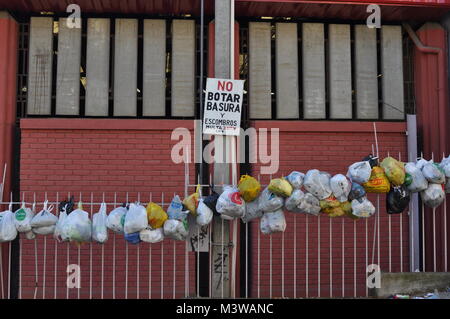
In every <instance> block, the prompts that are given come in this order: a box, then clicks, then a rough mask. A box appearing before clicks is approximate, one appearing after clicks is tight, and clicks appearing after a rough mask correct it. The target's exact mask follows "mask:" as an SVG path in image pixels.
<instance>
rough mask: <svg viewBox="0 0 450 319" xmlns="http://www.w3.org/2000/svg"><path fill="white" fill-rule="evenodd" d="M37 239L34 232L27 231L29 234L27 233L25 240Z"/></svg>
mask: <svg viewBox="0 0 450 319" xmlns="http://www.w3.org/2000/svg"><path fill="white" fill-rule="evenodd" d="M35 238H36V234H35V233H33V231H32V230H30V231H27V232H26V233H25V239H28V240H31V239H35Z"/></svg>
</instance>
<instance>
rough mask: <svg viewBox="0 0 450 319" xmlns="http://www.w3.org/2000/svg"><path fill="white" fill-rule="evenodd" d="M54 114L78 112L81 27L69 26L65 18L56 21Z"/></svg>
mask: <svg viewBox="0 0 450 319" xmlns="http://www.w3.org/2000/svg"><path fill="white" fill-rule="evenodd" d="M58 28H59V31H58V64H57V68H56V114H57V115H79V114H80V61H81V28H69V27H68V26H67V18H60V19H59V23H58Z"/></svg>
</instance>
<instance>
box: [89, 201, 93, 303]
mask: <svg viewBox="0 0 450 319" xmlns="http://www.w3.org/2000/svg"><path fill="white" fill-rule="evenodd" d="M93 216H94V195H93V194H92V192H91V216H90V217H91V220H93ZM89 299H92V240H91V241H89Z"/></svg>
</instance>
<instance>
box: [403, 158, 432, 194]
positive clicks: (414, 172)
mask: <svg viewBox="0 0 450 319" xmlns="http://www.w3.org/2000/svg"><path fill="white" fill-rule="evenodd" d="M405 172H406V173H407V174H409V175H410V176H411V179H412V182H411V184H409V185H408V186H406V189H407V190H408V191H410V192H412V193H417V192H421V191H424V190H426V189H427V187H428V181H427V180H426V178H425V177H424V176H423V174H422V171H421V170H420V169H419V168H417V166H416V164H414V163H411V162H409V163H406V165H405Z"/></svg>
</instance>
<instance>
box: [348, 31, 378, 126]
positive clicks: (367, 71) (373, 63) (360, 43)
mask: <svg viewBox="0 0 450 319" xmlns="http://www.w3.org/2000/svg"><path fill="white" fill-rule="evenodd" d="M354 66H355V89H356V118H357V119H365V120H366V119H378V74H377V73H378V71H377V31H376V29H375V28H373V29H369V28H368V27H367V26H366V25H356V26H355V64H354Z"/></svg>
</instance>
